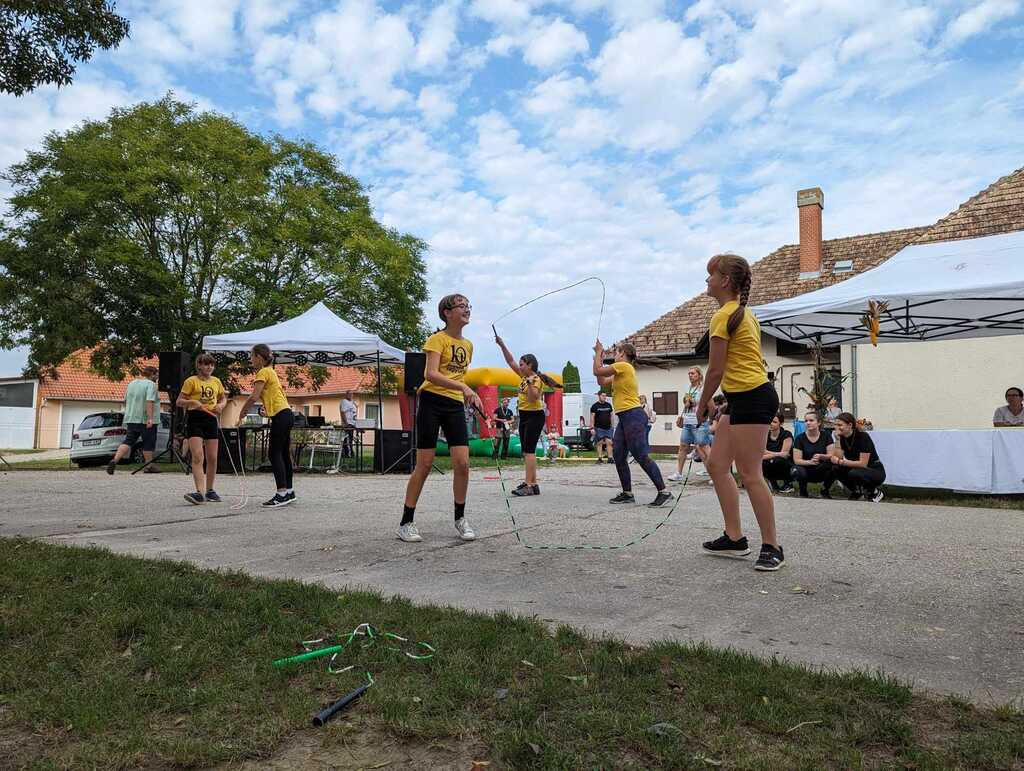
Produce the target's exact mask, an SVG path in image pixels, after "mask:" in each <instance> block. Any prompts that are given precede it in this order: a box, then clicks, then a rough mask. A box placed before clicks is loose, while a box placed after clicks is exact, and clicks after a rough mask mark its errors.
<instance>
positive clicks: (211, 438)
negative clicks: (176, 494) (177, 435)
mask: <svg viewBox="0 0 1024 771" xmlns="http://www.w3.org/2000/svg"><path fill="white" fill-rule="evenodd" d="M215 363H216V362H215V361H214V358H213V356H211V355H210V354H208V353H201V354H199V355H198V356H197V357H196V373H197V374H195V375H192V376H191V377H190V378H188V379H187V380H186V381H185V382H184V383H182V385H181V391H180V392H179V394H178V402H177V406H178V407H182V408H184V409H185V410H187V412H186V413H185V414H186V420H185V436H187V437H188V449H189V454H190V455H191V456H192V479H193V481H194V482H195V483H196V490H195V492H193V493H186V494H185V500H186V501H188V502H189V503H191V504H193V505H196V506H198V505H199V504H201V503H204V502H206V501H210V502H211V503H220V500H221V498H220V496H219V495H217V492H216V491H215V490H214V489H213V483H214V481H215V480H216V478H217V451H218V449H219V447H220V442H219V440H218V437H219V429H220V413H221V410H223V409H224V405H226V404H227V403H228V397H227V393H226V392H225V391H224V384H223V383H221V382H220V378H216V377H214V376H213V368H214V365H215Z"/></svg>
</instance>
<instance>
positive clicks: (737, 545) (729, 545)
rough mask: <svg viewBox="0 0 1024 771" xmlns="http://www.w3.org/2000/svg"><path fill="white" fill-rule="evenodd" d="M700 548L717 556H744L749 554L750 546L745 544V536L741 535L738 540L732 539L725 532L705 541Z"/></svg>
mask: <svg viewBox="0 0 1024 771" xmlns="http://www.w3.org/2000/svg"><path fill="white" fill-rule="evenodd" d="M701 548H703V549H704V551H705V552H707V553H708V554H714V555H716V556H718V557H746V556H747V555H748V554H750V546H749V545H748V544H747V537H746V536H742V537H741V538H740V539H739V540H738V541H734V540H732V539H731V538H730V537H729V536H727V535H726V534H725V533H722V534H721V535H720V536H718V538H716V539H715V540H713V541H705V542H704V543H703V544H701Z"/></svg>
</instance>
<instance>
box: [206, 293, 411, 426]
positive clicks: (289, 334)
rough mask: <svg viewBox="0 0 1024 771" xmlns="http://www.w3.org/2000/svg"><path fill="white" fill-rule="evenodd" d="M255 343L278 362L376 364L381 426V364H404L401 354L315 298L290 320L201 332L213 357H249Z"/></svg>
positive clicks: (244, 358) (344, 365)
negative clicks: (245, 328)
mask: <svg viewBox="0 0 1024 771" xmlns="http://www.w3.org/2000/svg"><path fill="white" fill-rule="evenodd" d="M257 343H264V344H266V345H268V346H270V350H271V351H273V353H274V356H275V360H276V363H277V364H295V365H298V366H303V365H306V364H318V365H321V366H331V365H333V366H337V367H370V366H372V367H376V369H377V409H378V412H377V414H378V416H379V418H378V420H379V421H380V422H379V427H380V428H383V427H384V394H383V391H382V387H381V373H380V367H381V365H382V364H392V365H393V364H399V365H403V366H404V364H405V353H404V352H402V351H401V350H399V349H398V348H395V347H394V346H393V345H388V344H387V343H386V342H384V341H383V340H381V339H380V338H379V337H378V336H376V335H371V334H369V333H368V332H363V331H362V330H361V329H358V328H357V327H355V326H353V325H352V324H349V323H348V322H347V321H345V320H344V319H342V318H340V317H338V316H337V315H335V313H334V312H333V311H331V309H330V308H328V307H327V306H326V305H324V304H323V303H322V302H318V303H317V304H316V305H314V306H313V307H312V308H310V309H309V310H308V311H306V312H305V313H303V314H301V315H299V316H296V317H295V318H293V319H288V320H287V321H282V322H280V323H278V324H272V325H271V326H269V327H263V328H262V329H252V330H249V331H248V332H232V333H230V334H226V335H206V336H205V337H204V338H203V350H204V351H207V352H209V353H212V354H214V355H215V356H218V357H225V358H227V359H229V360H230V359H234V360H235V361H248V360H249V351H250V350H251V349H252V347H253V346H254V345H256V344H257Z"/></svg>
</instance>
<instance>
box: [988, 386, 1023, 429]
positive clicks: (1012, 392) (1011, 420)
mask: <svg viewBox="0 0 1024 771" xmlns="http://www.w3.org/2000/svg"><path fill="white" fill-rule="evenodd" d="M992 425H993V426H994V427H995V428H1007V427H1010V426H1024V391H1022V390H1021V389H1020V388H1018V387H1017V386H1012V387H1010V388H1007V389H1006V404H1005V405H1003V406H1002V407H998V408H997V409H996V412H995V414H994V415H993V416H992Z"/></svg>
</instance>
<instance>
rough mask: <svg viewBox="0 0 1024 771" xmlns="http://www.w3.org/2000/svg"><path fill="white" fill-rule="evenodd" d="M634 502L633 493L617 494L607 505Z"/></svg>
mask: <svg viewBox="0 0 1024 771" xmlns="http://www.w3.org/2000/svg"><path fill="white" fill-rule="evenodd" d="M635 500H636V499H635V498H634V497H633V493H619V494H618V495H616V496H615V497H614V498H612V499H611V500H610V501H608V503H633V502H634V501H635Z"/></svg>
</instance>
